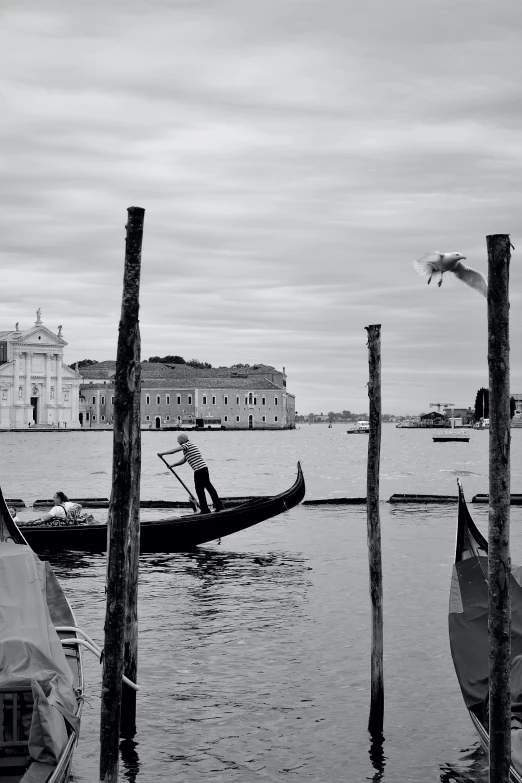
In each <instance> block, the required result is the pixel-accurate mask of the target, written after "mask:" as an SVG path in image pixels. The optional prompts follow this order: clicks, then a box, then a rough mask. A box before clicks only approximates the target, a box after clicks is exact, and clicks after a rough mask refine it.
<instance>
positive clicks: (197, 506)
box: [158, 454, 201, 511]
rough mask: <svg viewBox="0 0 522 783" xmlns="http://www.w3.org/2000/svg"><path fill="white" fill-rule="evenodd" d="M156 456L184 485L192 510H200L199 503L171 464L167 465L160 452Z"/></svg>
mask: <svg viewBox="0 0 522 783" xmlns="http://www.w3.org/2000/svg"><path fill="white" fill-rule="evenodd" d="M158 457H159V458H160V459H161V460H163V462H164V463H165V465H166V466H167V467H168V469H169V470H170V472H171V473H174V475H175V476H176V478H177V480H178V481H179V483H180V484H181V485H182V486H183V487H185V489H186V491H187V492H188V496H189V498H190V502H191V503H192V505H193V506H194V510H195V511H201V508H200V505H199V503H198V501H197V500H196V498H195V497H194V495H193V494H192V492H191V491H190V489H189V488H188V487H187V485H186V484H185V482H184V481H182V479H180V477H179V476H178V474H177V473H176V471H175V470H174V468H173V467H172V465H169V463H168V462H167V460H166V459H163V457H162V455H161V454H158Z"/></svg>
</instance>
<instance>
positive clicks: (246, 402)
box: [245, 397, 248, 405]
mask: <svg viewBox="0 0 522 783" xmlns="http://www.w3.org/2000/svg"><path fill="white" fill-rule="evenodd" d="M245 405H248V397H245Z"/></svg>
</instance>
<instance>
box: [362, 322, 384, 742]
mask: <svg viewBox="0 0 522 783" xmlns="http://www.w3.org/2000/svg"><path fill="white" fill-rule="evenodd" d="M365 328H366V331H367V332H368V364H369V383H368V398H369V404H370V410H369V416H370V434H369V439H368V468H367V482H366V487H367V500H366V518H367V531H368V560H369V566H370V598H371V605H372V636H371V645H372V649H371V702H370V717H369V720H368V730H369V731H370V732H371V734H372V735H378V734H382V729H383V723H384V674H383V599H382V558H381V522H380V516H379V467H380V459H381V326H380V324H374V325H372V326H367V327H365Z"/></svg>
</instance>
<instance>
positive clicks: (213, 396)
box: [212, 395, 216, 405]
mask: <svg viewBox="0 0 522 783" xmlns="http://www.w3.org/2000/svg"><path fill="white" fill-rule="evenodd" d="M215 404H216V397H215V395H212V405H215Z"/></svg>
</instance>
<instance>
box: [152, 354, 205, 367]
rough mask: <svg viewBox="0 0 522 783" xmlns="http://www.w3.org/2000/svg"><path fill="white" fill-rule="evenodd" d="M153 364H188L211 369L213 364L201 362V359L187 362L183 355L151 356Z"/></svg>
mask: <svg viewBox="0 0 522 783" xmlns="http://www.w3.org/2000/svg"><path fill="white" fill-rule="evenodd" d="M149 362H151V364H188V365H189V366H190V367H197V368H198V369H200V370H211V369H212V365H211V364H209V363H208V362H200V361H199V359H189V360H188V361H187V362H186V361H185V359H184V358H183V356H149Z"/></svg>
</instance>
